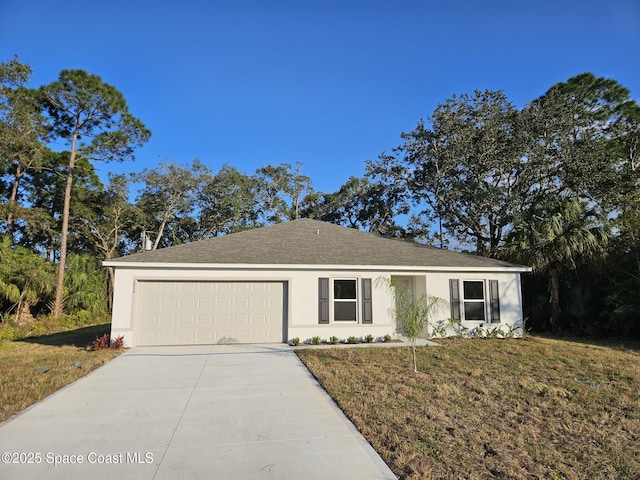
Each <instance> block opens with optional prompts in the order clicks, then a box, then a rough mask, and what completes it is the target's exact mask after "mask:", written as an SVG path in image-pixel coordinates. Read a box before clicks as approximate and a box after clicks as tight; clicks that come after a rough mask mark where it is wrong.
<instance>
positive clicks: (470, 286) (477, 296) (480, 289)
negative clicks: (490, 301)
mask: <svg viewBox="0 0 640 480" xmlns="http://www.w3.org/2000/svg"><path fill="white" fill-rule="evenodd" d="M462 285H463V286H462V294H463V297H462V298H463V304H464V319H465V320H466V321H479V322H484V321H485V308H484V282H483V281H481V280H474V281H467V280H465V281H463V283H462Z"/></svg>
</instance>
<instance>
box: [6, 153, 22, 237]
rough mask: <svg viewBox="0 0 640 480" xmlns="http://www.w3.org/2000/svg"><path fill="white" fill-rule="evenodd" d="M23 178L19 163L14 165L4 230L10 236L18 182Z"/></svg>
mask: <svg viewBox="0 0 640 480" xmlns="http://www.w3.org/2000/svg"><path fill="white" fill-rule="evenodd" d="M23 176H24V172H23V171H22V169H21V168H20V163H18V164H17V165H16V175H15V177H14V178H13V182H12V184H11V193H10V194H9V205H8V207H9V208H8V210H9V213H8V214H7V227H6V230H5V231H6V233H7V235H11V233H12V232H13V223H14V214H13V210H14V208H15V206H16V201H17V198H18V188H19V187H20V180H21V179H22V177H23Z"/></svg>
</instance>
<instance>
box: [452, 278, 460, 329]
mask: <svg viewBox="0 0 640 480" xmlns="http://www.w3.org/2000/svg"><path fill="white" fill-rule="evenodd" d="M449 295H450V296H451V318H453V321H454V322H455V323H460V285H459V282H458V280H457V279H455V278H451V279H449Z"/></svg>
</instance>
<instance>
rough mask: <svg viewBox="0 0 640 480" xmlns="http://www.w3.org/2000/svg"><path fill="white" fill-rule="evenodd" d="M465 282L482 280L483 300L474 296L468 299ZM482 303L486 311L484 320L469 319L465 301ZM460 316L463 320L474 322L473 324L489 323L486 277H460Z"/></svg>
mask: <svg viewBox="0 0 640 480" xmlns="http://www.w3.org/2000/svg"><path fill="white" fill-rule="evenodd" d="M465 282H481V283H482V300H480V299H476V298H472V299H466V298H465V296H464V284H465ZM467 302H469V303H482V308H483V311H484V320H467V311H466V308H465V303H467ZM460 318H461V320H462V321H463V322H466V323H473V324H485V323H488V320H487V318H488V299H487V282H486V280H485V279H481V278H465V279H460Z"/></svg>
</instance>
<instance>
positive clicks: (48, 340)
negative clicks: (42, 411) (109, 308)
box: [0, 324, 119, 422]
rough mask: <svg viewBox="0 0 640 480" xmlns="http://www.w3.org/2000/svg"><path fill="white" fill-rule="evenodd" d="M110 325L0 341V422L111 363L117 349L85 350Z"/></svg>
mask: <svg viewBox="0 0 640 480" xmlns="http://www.w3.org/2000/svg"><path fill="white" fill-rule="evenodd" d="M109 327H110V326H109V324H105V325H96V326H93V327H85V328H81V329H77V330H73V331H68V332H63V333H57V334H53V335H45V336H41V337H36V338H26V339H23V340H21V341H4V342H0V422H1V421H4V420H6V419H7V418H9V417H11V416H12V415H15V414H16V413H18V412H21V411H22V410H24V409H25V408H27V407H29V406H30V405H32V404H34V403H36V402H38V401H40V400H42V399H43V398H44V397H46V396H47V395H50V394H52V393H53V392H55V391H56V390H59V389H60V388H62V387H64V386H65V385H68V384H69V383H72V382H74V381H76V380H77V379H78V378H80V377H83V376H85V375H86V374H87V373H89V372H90V371H92V370H94V369H96V368H97V367H99V366H101V365H103V364H104V363H106V362H108V361H109V360H111V359H112V358H113V357H114V356H115V355H117V354H118V353H119V352H118V351H117V350H111V349H108V350H96V351H93V350H91V349H90V348H88V347H89V346H90V345H91V342H92V341H93V340H94V339H95V338H96V336H98V335H102V334H103V333H105V332H108V331H109Z"/></svg>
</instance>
